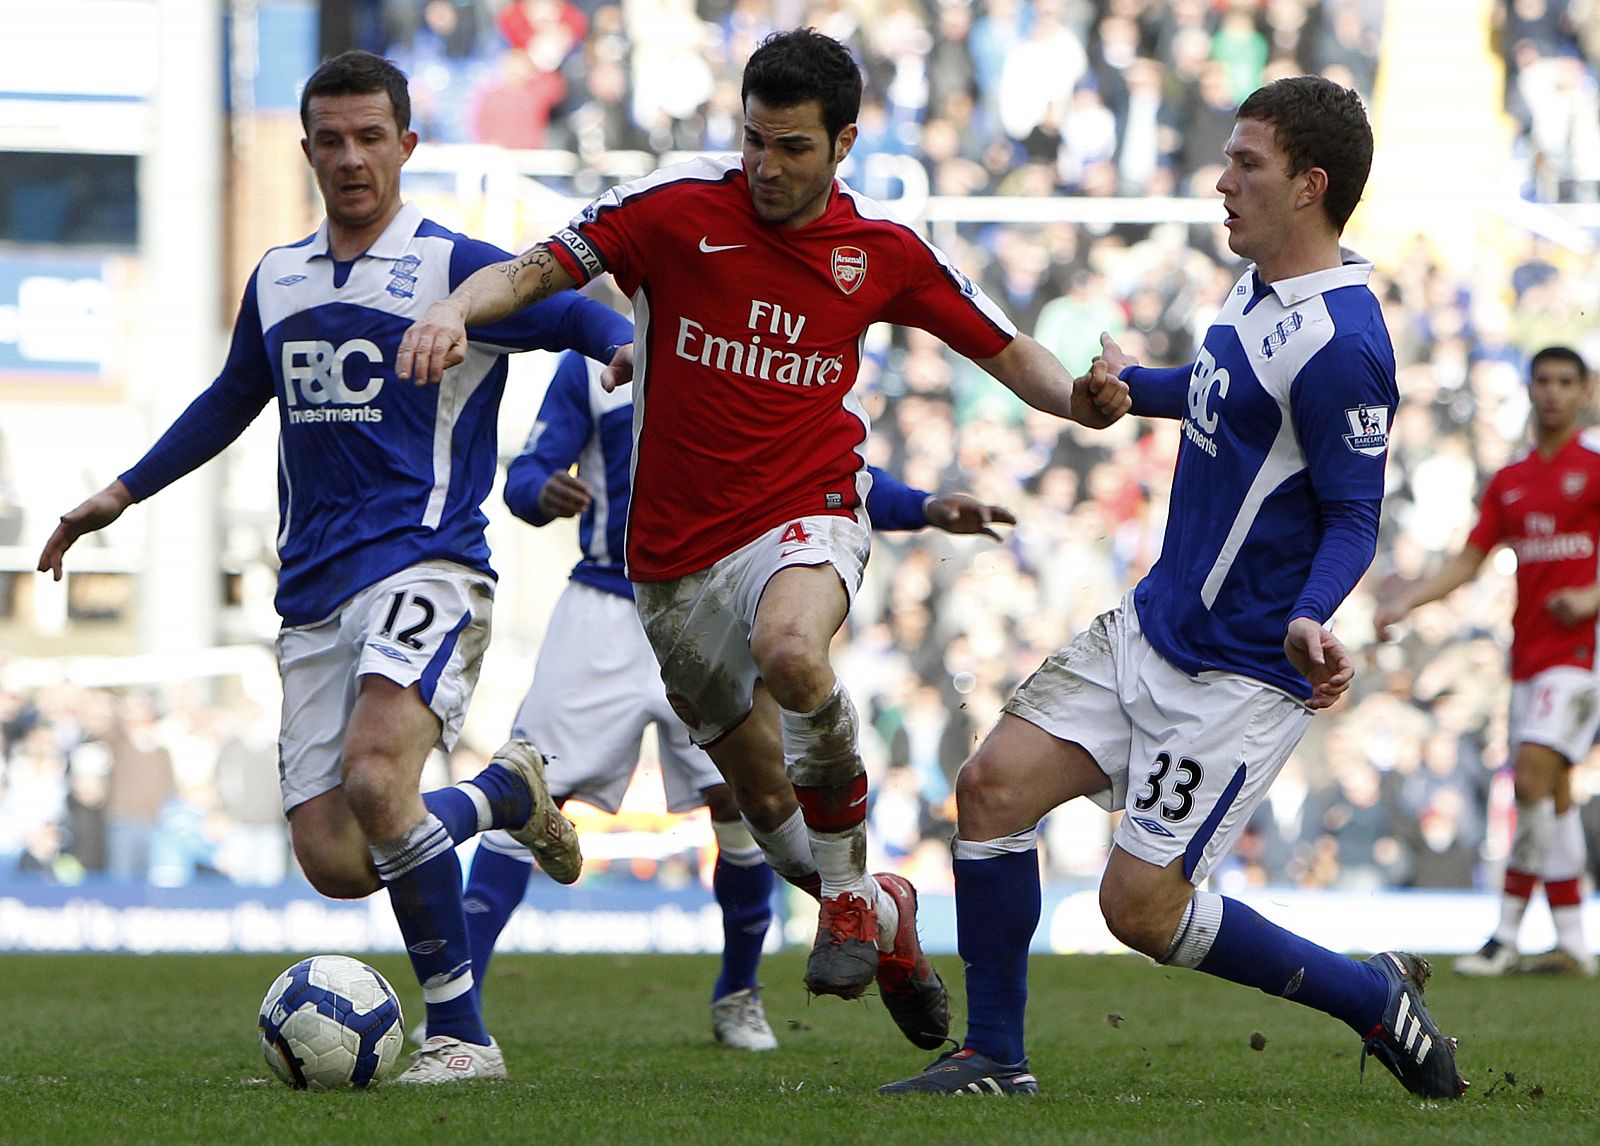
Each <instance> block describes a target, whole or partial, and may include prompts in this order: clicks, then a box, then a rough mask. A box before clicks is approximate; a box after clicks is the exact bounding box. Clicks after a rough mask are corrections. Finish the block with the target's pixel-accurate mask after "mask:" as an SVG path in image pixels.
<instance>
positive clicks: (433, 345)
mask: <svg viewBox="0 0 1600 1146" xmlns="http://www.w3.org/2000/svg"><path fill="white" fill-rule="evenodd" d="M466 357H467V323H466V315H465V313H464V312H463V311H462V310H461V308H460V307H459V306H458V305H457V304H455V303H453V302H451V301H450V300H449V299H448V298H442V299H440V300H439V301H438V302H436V303H434V304H433V305H432V306H430V307H429V308H428V310H427V313H426V314H424V315H423V316H422V317H421V318H420V319H419V320H417V321H416V322H414V323H412V324H411V326H410V327H409V328H408V329H407V330H406V332H405V335H404V336H403V337H402V338H401V339H400V350H399V352H398V353H397V354H396V355H395V357H394V372H395V375H396V376H397V377H398V378H399V379H400V380H401V381H402V382H404V381H405V380H406V379H408V378H411V379H415V380H416V384H417V385H418V386H427V385H429V384H431V383H436V382H438V381H439V380H440V379H441V378H443V377H444V372H445V371H446V370H448V369H450V367H452V366H456V365H459V364H460V363H461V362H463V361H464V360H465V359H466Z"/></svg>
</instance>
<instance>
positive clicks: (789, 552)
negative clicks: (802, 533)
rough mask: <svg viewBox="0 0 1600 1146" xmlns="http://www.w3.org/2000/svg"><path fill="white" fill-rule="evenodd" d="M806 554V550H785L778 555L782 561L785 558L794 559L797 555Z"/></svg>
mask: <svg viewBox="0 0 1600 1146" xmlns="http://www.w3.org/2000/svg"><path fill="white" fill-rule="evenodd" d="M804 552H805V550H804V549H785V550H784V551H783V552H782V553H780V554H778V560H779V561H782V560H783V559H784V558H785V557H793V556H794V555H795V554H796V553H804Z"/></svg>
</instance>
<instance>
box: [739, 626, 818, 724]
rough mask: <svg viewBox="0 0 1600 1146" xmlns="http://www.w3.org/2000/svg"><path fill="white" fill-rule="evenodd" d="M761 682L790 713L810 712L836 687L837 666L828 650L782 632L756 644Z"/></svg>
mask: <svg viewBox="0 0 1600 1146" xmlns="http://www.w3.org/2000/svg"><path fill="white" fill-rule="evenodd" d="M750 651H751V653H752V655H753V657H754V659H755V662H756V667H757V669H758V670H759V671H760V673H761V682H762V684H764V685H765V686H766V688H767V691H768V692H770V693H771V694H772V699H773V700H775V701H777V702H778V707H780V708H786V709H788V710H789V711H790V712H810V711H811V710H812V709H814V708H816V707H817V706H818V705H820V704H821V703H822V702H823V701H825V700H827V699H828V694H829V693H830V692H831V691H832V690H833V681H834V676H833V668H832V667H831V666H830V665H829V664H828V656H827V651H826V650H825V649H815V648H812V647H811V645H810V643H809V642H807V641H806V640H804V639H803V638H801V637H800V636H799V635H798V634H778V635H776V636H772V637H768V638H767V639H766V640H764V641H762V642H760V645H759V647H757V646H756V645H752V647H751V650H750Z"/></svg>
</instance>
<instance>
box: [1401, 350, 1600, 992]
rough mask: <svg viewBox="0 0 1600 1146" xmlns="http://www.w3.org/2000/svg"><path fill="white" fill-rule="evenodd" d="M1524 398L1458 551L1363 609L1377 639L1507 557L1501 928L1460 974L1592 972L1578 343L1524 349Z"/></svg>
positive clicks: (1584, 468)
mask: <svg viewBox="0 0 1600 1146" xmlns="http://www.w3.org/2000/svg"><path fill="white" fill-rule="evenodd" d="M1528 394H1529V398H1530V399H1531V401H1532V405H1533V448H1532V449H1531V450H1529V451H1528V453H1527V454H1526V455H1525V456H1524V457H1522V458H1520V459H1519V460H1517V461H1515V462H1513V463H1511V464H1510V465H1508V466H1506V467H1505V468H1504V469H1502V470H1501V471H1500V472H1499V473H1497V474H1495V475H1494V477H1493V478H1491V479H1490V480H1489V485H1488V488H1487V489H1485V490H1484V492H1483V497H1482V500H1481V502H1480V504H1479V509H1478V523H1477V525H1475V526H1474V527H1473V530H1472V532H1471V533H1470V534H1469V535H1468V537H1467V542H1466V544H1465V545H1464V546H1462V548H1461V551H1460V552H1459V553H1457V554H1455V556H1453V557H1451V558H1450V559H1449V560H1448V561H1446V562H1445V564H1444V565H1443V566H1441V567H1440V568H1439V570H1438V571H1437V572H1435V573H1434V574H1433V575H1432V576H1429V577H1424V578H1422V579H1420V580H1418V581H1416V582H1414V583H1413V584H1410V585H1407V586H1405V587H1404V588H1403V589H1402V590H1400V592H1399V593H1398V595H1397V596H1395V597H1394V599H1393V600H1390V601H1386V602H1385V603H1384V604H1383V605H1381V606H1379V608H1378V612H1377V614H1376V616H1375V618H1374V621H1375V624H1376V625H1377V629H1378V636H1379V637H1381V638H1382V639H1384V640H1387V639H1389V635H1390V629H1392V628H1393V626H1394V625H1396V624H1397V623H1398V622H1400V621H1402V620H1404V619H1405V617H1406V616H1407V615H1408V614H1409V613H1410V612H1411V610H1413V609H1415V608H1416V607H1417V606H1418V605H1424V604H1427V603H1428V602H1430V601H1437V600H1439V599H1440V598H1442V597H1445V596H1448V595H1449V594H1450V593H1451V592H1453V591H1454V590H1456V589H1457V588H1459V587H1460V586H1462V585H1465V584H1466V583H1467V582H1468V581H1470V580H1472V578H1473V577H1475V576H1477V574H1478V570H1480V569H1481V568H1483V562H1484V558H1486V557H1487V556H1488V555H1489V553H1490V551H1491V550H1493V549H1494V548H1495V547H1496V546H1497V545H1500V544H1502V543H1504V544H1506V545H1509V546H1511V548H1512V550H1513V551H1515V553H1516V555H1517V607H1516V612H1515V614H1514V615H1513V616H1512V620H1511V631H1512V639H1511V682H1512V683H1511V726H1510V741H1511V747H1512V751H1513V753H1514V757H1513V767H1514V769H1515V776H1516V801H1517V820H1516V827H1515V829H1514V833H1513V836H1512V840H1511V854H1510V856H1509V857H1508V858H1507V861H1506V874H1505V885H1504V888H1503V890H1502V894H1501V897H1500V922H1499V925H1498V926H1497V927H1496V928H1495V930H1494V934H1493V935H1491V936H1490V937H1489V941H1488V942H1487V943H1485V944H1484V945H1483V948H1482V949H1481V950H1479V951H1478V952H1477V953H1475V954H1472V955H1465V956H1463V957H1461V958H1460V959H1457V960H1456V964H1455V966H1456V970H1457V971H1460V972H1461V973H1462V974H1463V975H1504V974H1506V973H1508V972H1511V971H1516V970H1523V971H1536V972H1545V973H1558V974H1580V975H1593V974H1594V973H1595V957H1594V953H1593V952H1592V951H1591V950H1590V948H1589V943H1588V940H1587V939H1586V938H1585V936H1584V933H1583V871H1584V868H1585V866H1586V865H1587V855H1586V854H1585V852H1586V849H1585V847H1584V840H1583V825H1582V824H1581V823H1580V822H1579V819H1578V809H1577V807H1576V806H1575V805H1574V804H1573V802H1572V768H1573V766H1574V765H1575V764H1578V763H1580V762H1581V761H1582V760H1583V758H1584V757H1585V756H1586V755H1588V752H1589V748H1590V747H1591V746H1592V745H1593V743H1594V737H1595V732H1596V731H1597V730H1600V676H1597V675H1596V673H1595V663H1596V662H1595V643H1596V641H1597V640H1600V631H1597V628H1596V625H1597V621H1596V615H1595V614H1596V611H1597V610H1600V584H1597V583H1596V577H1597V570H1600V431H1596V430H1593V429H1584V419H1585V416H1586V415H1587V414H1588V413H1589V410H1590V406H1591V402H1592V400H1593V397H1594V377H1593V375H1592V374H1590V372H1589V369H1588V367H1587V366H1586V365H1585V364H1584V361H1583V359H1582V358H1581V357H1579V356H1578V353H1577V352H1576V351H1574V350H1569V349H1568V348H1567V347H1565V346H1548V347H1546V348H1545V349H1543V350H1541V351H1539V353H1537V354H1535V355H1534V356H1533V363H1532V365H1531V367H1530V377H1529V382H1528ZM1541 880H1542V881H1543V882H1544V893H1545V897H1546V898H1547V899H1548V900H1549V901H1550V914H1551V916H1552V917H1553V918H1554V920H1555V928H1556V945H1555V947H1554V948H1553V949H1552V950H1550V951H1547V952H1545V953H1543V954H1540V955H1530V956H1528V957H1526V958H1524V957H1522V955H1521V951H1520V948H1519V947H1518V945H1517V935H1518V932H1520V931H1521V929H1522V917H1523V915H1524V914H1526V912H1527V910H1528V901H1529V900H1530V899H1531V898H1532V897H1533V893H1534V891H1535V890H1536V889H1537V888H1538V886H1539V883H1540V881H1541Z"/></svg>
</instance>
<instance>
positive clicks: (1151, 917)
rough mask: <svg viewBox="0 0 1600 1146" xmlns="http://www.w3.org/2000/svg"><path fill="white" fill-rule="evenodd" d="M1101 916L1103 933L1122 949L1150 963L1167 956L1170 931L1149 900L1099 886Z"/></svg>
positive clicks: (1170, 940)
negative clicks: (1138, 955)
mask: <svg viewBox="0 0 1600 1146" xmlns="http://www.w3.org/2000/svg"><path fill="white" fill-rule="evenodd" d="M1100 914H1101V915H1102V916H1103V917H1104V918H1105V921H1106V929H1107V930H1108V931H1110V932H1111V934H1112V936H1113V937H1114V938H1115V939H1116V940H1117V942H1118V943H1121V944H1122V945H1123V946H1125V947H1131V948H1132V949H1133V950H1135V951H1138V952H1140V953H1141V954H1144V955H1148V956H1150V958H1152V959H1159V958H1161V957H1162V956H1163V955H1165V954H1166V951H1167V947H1168V946H1169V945H1170V944H1171V942H1172V931H1173V928H1172V926H1171V925H1170V924H1168V923H1166V922H1165V921H1164V918H1163V916H1162V913H1161V912H1159V911H1157V910H1154V904H1152V903H1151V902H1150V901H1149V900H1148V899H1145V898H1143V897H1141V896H1138V895H1133V894H1129V893H1127V892H1126V891H1121V890H1115V889H1111V888H1108V886H1107V885H1106V884H1101V885H1100Z"/></svg>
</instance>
